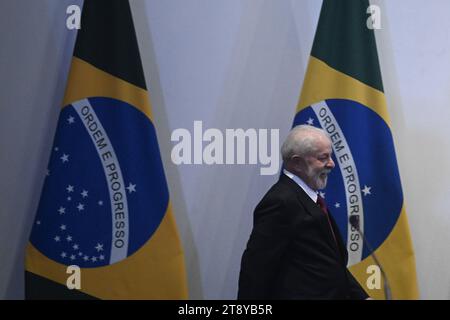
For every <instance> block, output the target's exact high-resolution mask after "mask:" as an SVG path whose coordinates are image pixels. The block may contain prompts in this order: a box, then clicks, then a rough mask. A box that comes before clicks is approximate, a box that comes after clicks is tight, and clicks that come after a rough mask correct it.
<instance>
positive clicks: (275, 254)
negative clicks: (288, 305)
mask: <svg viewBox="0 0 450 320" xmlns="http://www.w3.org/2000/svg"><path fill="white" fill-rule="evenodd" d="M330 219H331V221H332V225H333V230H334V233H335V235H336V237H337V238H338V239H337V242H338V243H337V245H336V241H335V240H334V238H333V234H332V232H331V229H330V225H329V223H328V221H327V217H326V215H325V214H324V213H323V212H322V211H321V210H320V208H319V206H318V205H317V204H315V203H314V201H312V200H311V198H310V197H309V196H308V195H307V194H306V193H305V192H304V191H303V189H302V188H301V187H300V186H299V185H298V184H297V183H296V182H295V181H293V180H292V179H291V178H289V177H287V176H286V175H284V174H282V175H281V177H280V180H279V181H278V182H277V183H276V184H275V185H274V186H273V187H272V188H271V189H270V190H269V191H268V192H267V194H266V195H265V196H264V198H263V199H262V200H261V202H260V203H259V204H258V206H257V207H256V209H255V212H254V226H253V231H252V233H251V235H250V239H249V241H248V244H247V248H246V249H245V251H244V254H243V256H242V262H241V272H240V275H239V292H238V299H365V298H367V297H368V295H367V293H366V292H365V291H364V289H363V288H362V287H361V286H360V285H359V283H358V282H357V281H356V279H355V278H354V277H353V276H352V275H351V273H350V272H349V271H348V270H347V267H346V265H347V259H348V256H347V250H346V248H345V246H344V243H343V242H342V237H341V235H340V233H339V229H338V227H337V225H336V223H335V221H334V219H333V218H332V216H331V215H330Z"/></svg>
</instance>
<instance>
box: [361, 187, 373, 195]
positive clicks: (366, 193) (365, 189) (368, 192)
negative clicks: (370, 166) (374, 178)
mask: <svg viewBox="0 0 450 320" xmlns="http://www.w3.org/2000/svg"><path fill="white" fill-rule="evenodd" d="M370 189H372V187H368V186H366V185H364V189H362V190H361V191H362V192H363V193H364V196H367V195H368V194H371V193H370Z"/></svg>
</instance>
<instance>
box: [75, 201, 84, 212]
mask: <svg viewBox="0 0 450 320" xmlns="http://www.w3.org/2000/svg"><path fill="white" fill-rule="evenodd" d="M77 209H78V211H82V210H84V204H81V203H79V204H78V206H77Z"/></svg>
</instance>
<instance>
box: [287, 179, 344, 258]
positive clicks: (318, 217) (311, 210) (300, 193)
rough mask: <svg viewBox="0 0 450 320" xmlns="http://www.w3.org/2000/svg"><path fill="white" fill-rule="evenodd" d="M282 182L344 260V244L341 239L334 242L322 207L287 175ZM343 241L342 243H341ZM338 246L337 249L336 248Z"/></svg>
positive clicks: (334, 229)
mask: <svg viewBox="0 0 450 320" xmlns="http://www.w3.org/2000/svg"><path fill="white" fill-rule="evenodd" d="M280 180H281V182H283V183H285V184H287V185H288V186H289V187H290V188H291V189H293V191H294V192H295V194H296V195H297V198H298V200H299V201H300V202H301V204H302V205H303V207H304V208H305V209H306V212H307V213H308V214H310V215H311V216H312V217H313V218H314V220H315V221H317V222H318V223H319V228H320V230H321V232H322V233H323V234H324V237H325V239H326V240H327V241H328V242H329V244H330V245H331V246H333V247H334V248H336V250H337V252H338V253H339V256H340V257H341V258H342V259H344V255H343V254H342V252H343V250H342V248H340V247H341V246H342V245H343V244H342V241H341V239H337V241H338V243H336V241H335V240H334V237H333V234H332V232H331V230H330V225H329V223H328V219H327V217H326V215H325V214H324V213H323V212H322V210H321V209H320V207H319V206H318V205H317V204H316V203H314V201H313V200H312V199H311V198H310V197H309V196H308V195H307V194H306V192H305V191H304V190H303V189H302V188H301V187H300V186H299V185H298V184H297V183H296V182H295V181H294V180H292V179H291V178H289V177H288V176H286V175H285V174H282V175H281V177H280ZM330 219H331V220H332V227H333V231H334V232H335V234H336V237H337V238H340V233H337V232H336V231H337V230H336V227H335V226H336V224H335V223H334V220H333V219H332V217H330ZM333 223H334V224H333ZM339 241H341V242H339ZM336 246H337V247H336Z"/></svg>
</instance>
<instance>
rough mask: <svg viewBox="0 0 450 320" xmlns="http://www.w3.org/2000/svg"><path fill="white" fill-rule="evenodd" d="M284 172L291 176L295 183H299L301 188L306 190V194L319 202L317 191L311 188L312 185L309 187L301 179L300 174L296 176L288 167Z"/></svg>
mask: <svg viewBox="0 0 450 320" xmlns="http://www.w3.org/2000/svg"><path fill="white" fill-rule="evenodd" d="M283 173H284V174H285V175H287V176H288V177H289V178H291V179H292V180H294V181H295V183H297V184H298V185H299V186H300V188H302V189H303V191H305V192H306V194H307V195H308V196H309V197H310V198H311V200H312V201H314V203H317V192H316V191H314V190H313V189H311V187H309V186H308V185H307V184H306V183H305V182H304V181H303V180H302V179H300V178H299V177H298V176H296V175H295V174H293V173H291V172H289V171H287V170H286V169H283Z"/></svg>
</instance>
